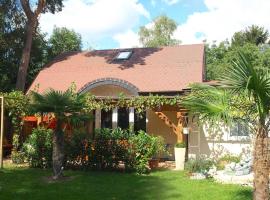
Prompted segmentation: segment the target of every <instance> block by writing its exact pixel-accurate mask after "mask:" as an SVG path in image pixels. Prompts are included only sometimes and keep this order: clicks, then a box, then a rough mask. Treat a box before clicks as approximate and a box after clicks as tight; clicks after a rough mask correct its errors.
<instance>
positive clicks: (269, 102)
mask: <svg viewBox="0 0 270 200" xmlns="http://www.w3.org/2000/svg"><path fill="white" fill-rule="evenodd" d="M183 104H184V105H185V106H186V107H187V108H188V109H190V111H191V112H193V113H197V114H199V116H200V117H201V118H204V119H205V120H210V121H212V122H213V121H216V124H217V122H221V121H222V122H225V123H227V124H228V123H230V122H231V121H232V120H234V119H235V118H248V119H249V121H250V122H252V124H253V130H254V150H253V171H254V182H253V184H254V192H253V199H254V200H268V199H269V168H270V162H269V160H270V159H269V139H268V132H269V125H270V121H269V110H270V76H269V73H268V71H267V70H265V69H264V70H263V69H261V68H255V67H254V66H252V64H251V62H250V60H249V59H248V58H247V56H246V55H244V54H241V53H239V59H238V60H235V61H233V62H232V66H231V67H229V68H228V70H227V71H226V72H225V74H224V75H223V77H222V79H221V81H220V85H219V86H217V87H212V86H205V85H195V86H193V89H192V92H191V94H190V95H188V96H187V97H185V98H184V99H183Z"/></svg>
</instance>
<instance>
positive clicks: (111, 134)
mask: <svg viewBox="0 0 270 200" xmlns="http://www.w3.org/2000/svg"><path fill="white" fill-rule="evenodd" d="M128 137H129V132H128V131H126V130H122V129H120V128H117V129H106V128H104V129H97V130H96V131H95V138H94V141H93V146H92V154H91V157H90V163H91V165H92V167H93V168H96V169H115V168H117V167H118V166H119V162H120V161H123V162H125V161H126V158H127V157H128V156H127V153H128V151H127V148H128V143H127V140H128Z"/></svg>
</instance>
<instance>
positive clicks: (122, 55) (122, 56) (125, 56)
mask: <svg viewBox="0 0 270 200" xmlns="http://www.w3.org/2000/svg"><path fill="white" fill-rule="evenodd" d="M131 54H132V51H121V52H119V53H118V54H117V56H116V57H115V60H128V59H129V58H130V56H131Z"/></svg>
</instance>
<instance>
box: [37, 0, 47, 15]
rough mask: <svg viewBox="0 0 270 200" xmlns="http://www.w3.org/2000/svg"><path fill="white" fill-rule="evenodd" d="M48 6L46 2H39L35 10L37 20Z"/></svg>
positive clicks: (40, 0)
mask: <svg viewBox="0 0 270 200" xmlns="http://www.w3.org/2000/svg"><path fill="white" fill-rule="evenodd" d="M45 5H46V0H39V1H38V6H37V9H36V10H35V17H36V18H37V17H38V16H39V14H40V13H41V12H42V11H43V9H44V8H45Z"/></svg>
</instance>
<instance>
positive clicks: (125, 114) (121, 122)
mask: <svg viewBox="0 0 270 200" xmlns="http://www.w3.org/2000/svg"><path fill="white" fill-rule="evenodd" d="M117 125H118V127H120V128H121V129H128V128H129V109H128V108H118V120H117Z"/></svg>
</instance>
